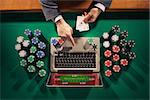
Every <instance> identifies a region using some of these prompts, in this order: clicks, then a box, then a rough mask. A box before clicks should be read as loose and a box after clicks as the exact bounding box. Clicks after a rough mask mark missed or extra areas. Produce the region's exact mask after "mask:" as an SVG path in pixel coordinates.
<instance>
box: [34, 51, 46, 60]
mask: <svg viewBox="0 0 150 100" xmlns="http://www.w3.org/2000/svg"><path fill="white" fill-rule="evenodd" d="M36 56H37V57H38V58H43V57H44V56H45V53H44V52H43V51H37V53H36Z"/></svg>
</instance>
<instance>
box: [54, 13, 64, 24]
mask: <svg viewBox="0 0 150 100" xmlns="http://www.w3.org/2000/svg"><path fill="white" fill-rule="evenodd" d="M62 18H63V17H62V15H58V16H57V17H56V18H55V20H54V21H55V23H56V22H57V21H58V20H60V19H62Z"/></svg>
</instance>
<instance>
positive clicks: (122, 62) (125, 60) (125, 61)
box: [120, 59, 128, 66]
mask: <svg viewBox="0 0 150 100" xmlns="http://www.w3.org/2000/svg"><path fill="white" fill-rule="evenodd" d="M120 65H122V66H127V65H128V60H127V59H121V60H120Z"/></svg>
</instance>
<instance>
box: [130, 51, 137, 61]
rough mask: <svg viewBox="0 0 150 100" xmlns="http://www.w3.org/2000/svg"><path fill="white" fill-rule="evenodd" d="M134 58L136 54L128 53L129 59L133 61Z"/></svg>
mask: <svg viewBox="0 0 150 100" xmlns="http://www.w3.org/2000/svg"><path fill="white" fill-rule="evenodd" d="M135 58H136V54H135V53H134V52H129V59H130V60H133V59H135Z"/></svg>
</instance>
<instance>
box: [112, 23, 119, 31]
mask: <svg viewBox="0 0 150 100" xmlns="http://www.w3.org/2000/svg"><path fill="white" fill-rule="evenodd" d="M112 31H113V32H120V27H119V25H115V26H113V27H112Z"/></svg>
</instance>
